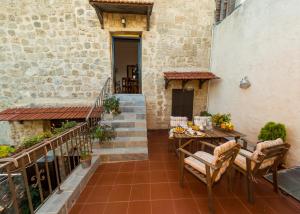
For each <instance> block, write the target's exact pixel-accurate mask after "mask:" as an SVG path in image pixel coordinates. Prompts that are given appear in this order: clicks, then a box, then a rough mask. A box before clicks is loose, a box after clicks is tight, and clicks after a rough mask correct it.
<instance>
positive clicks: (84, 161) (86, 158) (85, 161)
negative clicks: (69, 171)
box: [80, 151, 92, 169]
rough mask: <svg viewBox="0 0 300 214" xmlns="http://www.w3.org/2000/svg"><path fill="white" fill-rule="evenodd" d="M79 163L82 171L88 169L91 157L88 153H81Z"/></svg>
mask: <svg viewBox="0 0 300 214" xmlns="http://www.w3.org/2000/svg"><path fill="white" fill-rule="evenodd" d="M80 163H81V167H82V168H83V169H85V168H88V167H90V166H91V163H92V155H91V154H90V153H89V152H88V151H81V153H80Z"/></svg>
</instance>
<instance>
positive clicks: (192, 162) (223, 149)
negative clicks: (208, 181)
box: [184, 141, 236, 181]
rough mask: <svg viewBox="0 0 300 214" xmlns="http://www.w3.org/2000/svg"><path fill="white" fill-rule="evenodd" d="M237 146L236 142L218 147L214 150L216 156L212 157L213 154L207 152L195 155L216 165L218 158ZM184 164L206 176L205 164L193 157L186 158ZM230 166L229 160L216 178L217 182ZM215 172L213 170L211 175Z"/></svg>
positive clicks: (199, 152) (229, 142)
mask: <svg viewBox="0 0 300 214" xmlns="http://www.w3.org/2000/svg"><path fill="white" fill-rule="evenodd" d="M235 145H236V142H235V141H228V142H226V143H224V144H222V145H221V146H217V147H216V148H215V150H214V155H211V154H209V153H207V152H203V151H198V152H196V153H195V154H194V155H196V156H197V157H200V158H202V159H204V160H205V161H207V162H209V163H211V164H213V165H215V164H216V162H217V160H218V158H219V157H220V156H221V155H222V154H223V153H224V152H226V151H228V150H229V149H232V148H233V147H234V146H235ZM184 162H185V163H186V164H188V165H190V166H191V167H193V168H194V169H196V170H197V171H199V172H200V173H202V174H204V175H206V169H205V164H204V163H202V162H200V161H198V160H196V159H195V158H193V157H187V158H185V159H184ZM228 165H229V160H227V161H225V162H224V163H223V165H222V166H221V169H220V171H219V173H218V174H217V176H216V179H215V181H218V180H219V179H220V178H221V175H222V174H223V173H224V172H225V171H226V169H227V167H228ZM213 171H214V170H212V169H211V174H212V173H213Z"/></svg>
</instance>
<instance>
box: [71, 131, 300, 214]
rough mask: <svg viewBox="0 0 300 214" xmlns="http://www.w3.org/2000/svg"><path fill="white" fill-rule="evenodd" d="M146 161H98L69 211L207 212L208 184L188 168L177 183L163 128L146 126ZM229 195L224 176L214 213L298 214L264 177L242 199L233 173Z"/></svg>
mask: <svg viewBox="0 0 300 214" xmlns="http://www.w3.org/2000/svg"><path fill="white" fill-rule="evenodd" d="M148 139H149V160H148V161H135V162H124V163H111V164H104V165H101V166H100V167H99V168H98V169H97V171H96V173H95V174H94V175H93V177H92V178H91V179H90V181H89V183H88V186H87V187H86V189H85V190H84V191H83V192H82V194H81V196H80V198H79V200H78V201H77V203H76V204H75V206H74V207H73V209H72V211H71V213H73V214H75V213H85V214H103V213H105V214H123V213H124V214H173V213H175V214H194V213H195V214H196V213H208V207H207V193H206V186H205V185H204V184H203V183H201V182H200V181H197V180H196V179H195V178H194V177H192V176H191V175H189V174H188V173H186V177H185V187H184V188H181V187H180V186H179V184H178V170H177V159H176V157H175V155H174V154H173V153H169V152H168V138H167V131H166V130H160V131H149V134H148ZM234 181H235V187H234V192H233V193H232V194H230V193H229V192H228V191H227V186H226V185H225V183H226V179H224V178H223V179H221V181H220V182H219V183H218V184H216V185H215V186H214V189H213V192H214V196H215V199H214V200H215V207H216V213H229V214H235V213H236V214H244V213H259V214H260V213H280V214H289V213H300V203H298V202H296V201H295V200H293V199H291V198H290V197H287V196H284V195H282V194H275V193H274V192H273V190H272V186H271V185H270V184H269V183H268V182H267V181H265V180H260V181H259V182H258V183H257V184H256V185H255V197H256V202H255V204H254V205H251V204H249V203H248V202H247V200H246V191H245V185H244V184H245V180H244V178H243V176H242V175H239V174H237V175H236V177H235V180H234Z"/></svg>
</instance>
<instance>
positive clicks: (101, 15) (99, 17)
mask: <svg viewBox="0 0 300 214" xmlns="http://www.w3.org/2000/svg"><path fill="white" fill-rule="evenodd" d="M93 6H94V8H95V10H96V14H97V16H98V19H99V21H100V25H101V29H104V20H103V12H102V11H101V10H100V9H99V7H97V6H96V5H93Z"/></svg>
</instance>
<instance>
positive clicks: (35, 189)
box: [0, 78, 112, 214]
mask: <svg viewBox="0 0 300 214" xmlns="http://www.w3.org/2000/svg"><path fill="white" fill-rule="evenodd" d="M111 92H112V84H111V79H110V78H108V79H107V80H106V82H105V84H104V86H103V88H102V90H101V92H100V94H99V96H98V97H97V99H96V102H95V103H94V105H93V106H92V107H91V110H90V112H89V114H88V116H87V117H86V122H84V123H80V124H78V125H77V126H75V127H73V128H71V129H69V130H68V131H66V132H64V133H62V134H60V135H58V136H55V137H53V138H51V139H48V140H45V141H43V142H41V143H39V144H37V145H35V146H33V147H31V148H29V149H25V150H23V151H22V152H19V153H17V154H16V155H13V156H11V157H9V158H2V159H0V214H21V213H22V214H25V213H31V214H33V213H34V212H35V211H36V210H37V209H38V208H39V207H40V206H41V205H42V204H43V203H45V201H46V200H47V199H48V198H49V197H50V196H51V195H52V194H53V193H54V192H56V193H57V194H60V193H61V192H62V191H63V189H61V188H60V186H61V183H62V182H64V181H65V180H66V179H67V178H68V176H69V175H70V174H71V173H72V171H73V170H74V169H75V168H76V167H77V166H78V165H79V164H80V153H81V152H82V151H84V152H87V153H90V152H92V140H91V130H92V129H93V128H94V127H95V126H96V125H97V124H98V122H99V121H100V119H101V114H102V104H103V100H104V99H105V97H106V96H108V95H109V94H110V93H111Z"/></svg>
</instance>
